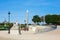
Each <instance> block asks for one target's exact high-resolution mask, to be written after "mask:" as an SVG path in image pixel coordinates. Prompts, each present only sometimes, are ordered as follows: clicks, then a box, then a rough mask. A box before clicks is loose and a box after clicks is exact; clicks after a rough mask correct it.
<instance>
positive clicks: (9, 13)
mask: <svg viewBox="0 0 60 40" xmlns="http://www.w3.org/2000/svg"><path fill="white" fill-rule="evenodd" d="M8 23H10V12H8ZM8 33H9V34H10V27H9V28H8Z"/></svg>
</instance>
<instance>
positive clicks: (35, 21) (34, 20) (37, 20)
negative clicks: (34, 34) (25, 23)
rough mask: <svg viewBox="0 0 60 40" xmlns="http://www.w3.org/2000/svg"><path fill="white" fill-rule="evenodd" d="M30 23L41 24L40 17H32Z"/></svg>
mask: <svg viewBox="0 0 60 40" xmlns="http://www.w3.org/2000/svg"><path fill="white" fill-rule="evenodd" d="M32 21H33V22H34V23H36V24H39V23H40V22H41V20H40V17H39V16H38V15H35V16H33V19H32Z"/></svg>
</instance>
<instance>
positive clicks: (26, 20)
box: [26, 10, 28, 28]
mask: <svg viewBox="0 0 60 40" xmlns="http://www.w3.org/2000/svg"><path fill="white" fill-rule="evenodd" d="M26 27H27V28H28V10H26Z"/></svg>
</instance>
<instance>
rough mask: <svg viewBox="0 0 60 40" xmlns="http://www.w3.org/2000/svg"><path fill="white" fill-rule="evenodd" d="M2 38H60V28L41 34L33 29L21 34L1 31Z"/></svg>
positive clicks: (7, 39)
mask: <svg viewBox="0 0 60 40" xmlns="http://www.w3.org/2000/svg"><path fill="white" fill-rule="evenodd" d="M0 40H60V29H56V30H53V31H50V32H45V33H39V34H34V32H32V31H22V34H21V35H19V34H17V35H12V34H8V31H0Z"/></svg>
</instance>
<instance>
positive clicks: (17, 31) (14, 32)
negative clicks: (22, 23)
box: [10, 30, 19, 35]
mask: <svg viewBox="0 0 60 40" xmlns="http://www.w3.org/2000/svg"><path fill="white" fill-rule="evenodd" d="M10 34H12V35H14V34H19V30H10Z"/></svg>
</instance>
